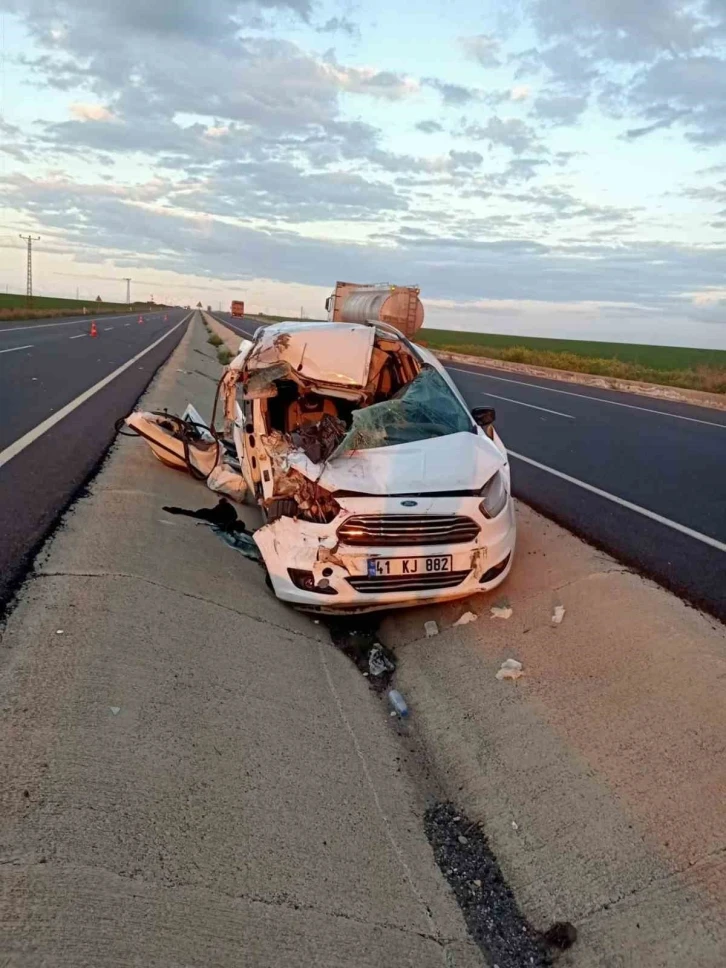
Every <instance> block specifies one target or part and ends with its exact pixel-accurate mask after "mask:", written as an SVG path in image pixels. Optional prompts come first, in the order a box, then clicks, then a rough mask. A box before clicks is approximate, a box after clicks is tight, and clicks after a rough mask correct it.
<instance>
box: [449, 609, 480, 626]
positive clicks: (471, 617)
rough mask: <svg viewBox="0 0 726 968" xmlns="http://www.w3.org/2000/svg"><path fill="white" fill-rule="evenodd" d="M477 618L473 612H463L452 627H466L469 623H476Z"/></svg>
mask: <svg viewBox="0 0 726 968" xmlns="http://www.w3.org/2000/svg"><path fill="white" fill-rule="evenodd" d="M477 618H478V616H476V615H475V614H474V613H473V612H464V614H463V615H462V616H461V618H457V620H456V621H455V622H454V627H456V626H457V625H468V624H469V623H470V622H476V620H477Z"/></svg>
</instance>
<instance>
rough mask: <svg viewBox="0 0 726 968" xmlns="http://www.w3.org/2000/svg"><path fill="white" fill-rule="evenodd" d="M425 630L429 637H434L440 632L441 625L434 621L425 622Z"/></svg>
mask: <svg viewBox="0 0 726 968" xmlns="http://www.w3.org/2000/svg"><path fill="white" fill-rule="evenodd" d="M424 630H425V632H426V638H427V639H432V638H433V637H434V636H435V635H438V634H439V627H438V625H437V624H436V622H434V621H431V622H424Z"/></svg>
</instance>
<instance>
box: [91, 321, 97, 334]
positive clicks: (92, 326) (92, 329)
mask: <svg viewBox="0 0 726 968" xmlns="http://www.w3.org/2000/svg"><path fill="white" fill-rule="evenodd" d="M89 335H90V336H98V327H97V326H96V320H95V319H94V320H93V322H92V323H91V332H90V334H89Z"/></svg>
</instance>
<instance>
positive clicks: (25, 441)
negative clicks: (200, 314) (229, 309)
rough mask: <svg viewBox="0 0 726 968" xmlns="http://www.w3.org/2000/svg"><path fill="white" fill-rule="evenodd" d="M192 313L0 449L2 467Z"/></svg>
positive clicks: (177, 327) (165, 336)
mask: <svg viewBox="0 0 726 968" xmlns="http://www.w3.org/2000/svg"><path fill="white" fill-rule="evenodd" d="M191 315H192V314H191V313H189V315H188V316H185V317H184V319H182V320H181V322H179V323H177V324H176V326H174V327H173V329H169V330H167V331H166V333H164V335H163V336H160V337H159V339H157V340H156V342H154V343H152V344H151V346H147V347H146V349H145V350H142V351H141V352H140V353H137V354H136V356H134V357H132V358H131V359H130V360H128V361H127V362H126V363H123V364H122V365H121V366H119V367H118V368H117V369H116V370H114V371H113V373H109V374H108V376H105V377H104V378H103V379H102V380H99V381H98V383H95V384H94V385H93V386H92V387H90V388H89V389H88V390H84V391H83V393H81V394H80V395H79V396H77V397H76V398H75V400H71V402H70V403H67V404H66V405H65V407H61V409H60V410H58V411H57V412H56V413H54V414H53V415H52V416H51V417H47V418H46V419H45V420H43V421H42V422H41V423H39V424H38V426H37V427H33V429H32V430H29V431H28V432H27V434H23V436H22V437H19V438H18V439H17V440H16V441H14V442H13V443H12V444H10V446H9V447H6V448H5V450H3V451H0V467H4V466H5V464H7V463H8V461H11V460H12V459H13V457H17V456H18V454H20V453H22V451H24V450H25V448H26V447H29V446H30V444H32V443H33V441H35V440H37V439H38V437H41V436H42V435H43V434H44V433H45V432H46V431H48V430H50V429H51V427H54V426H55V425H56V424H57V423H59V421H61V420H62V419H63V418H64V417H67V416H68V414H69V413H73V411H74V410H75V409H76V408H77V407H80V405H81V404H82V403H85V402H86V400H90V398H91V397H92V396H94V394H96V393H98V391H99V390H102V389H103V388H104V387H105V386H108V384H109V383H111V382H112V381H113V380H115V379H116V377H117V376H120V375H121V374H122V373H123V372H124V370H128V369H129V368H130V367H132V366H133V365H134V363H138V361H139V360H141V359H143V357H145V356H146V354H147V353H150V352H151V351H152V350H153V349H154V348H155V347H157V346H158V345H159V343H162V342H163V341H164V340H165V339H167V338H168V337H169V336H171V334H172V333H173V332H175V330H177V329H179V327H180V326H182V325H183V324H184V323H185V322H186V321H187V320H188V319H189V318H190V316H191Z"/></svg>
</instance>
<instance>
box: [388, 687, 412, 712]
mask: <svg viewBox="0 0 726 968" xmlns="http://www.w3.org/2000/svg"><path fill="white" fill-rule="evenodd" d="M388 702H389V704H390V706H391V712H392V714H393V715H395V716H398V718H399V719H407V718H408V705H407V703H406V700H405V699H404V698H403V696H402V695H401V693H400V692H399V691H398V689H391V690H390V691H389V693H388Z"/></svg>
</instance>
